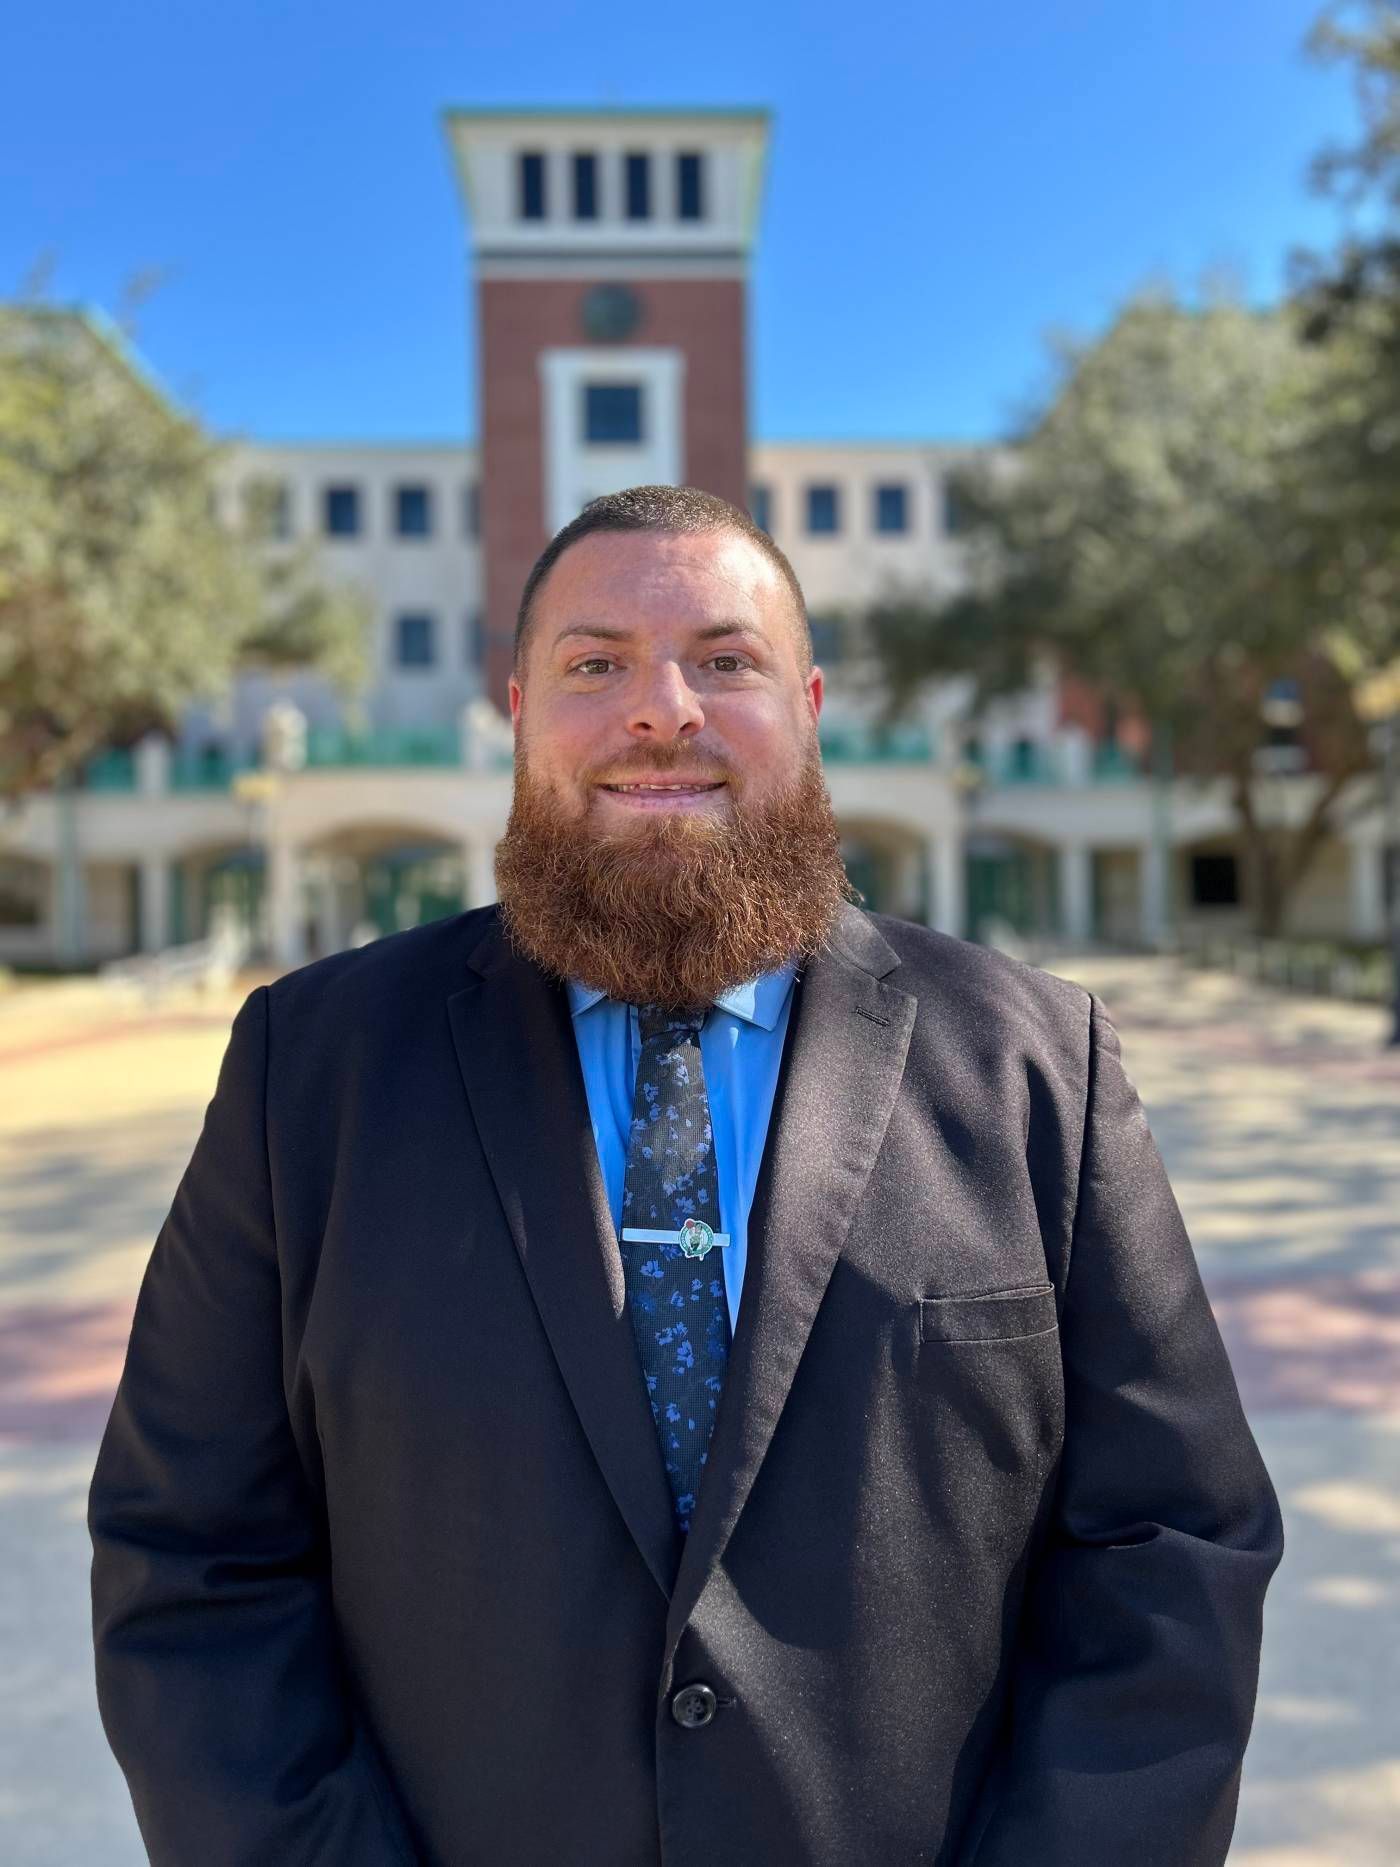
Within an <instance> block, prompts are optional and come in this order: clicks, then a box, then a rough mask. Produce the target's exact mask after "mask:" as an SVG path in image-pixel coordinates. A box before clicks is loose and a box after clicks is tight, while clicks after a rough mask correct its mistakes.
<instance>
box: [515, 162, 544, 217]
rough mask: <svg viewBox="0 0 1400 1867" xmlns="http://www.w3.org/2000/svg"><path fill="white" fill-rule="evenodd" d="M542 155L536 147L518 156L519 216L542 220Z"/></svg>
mask: <svg viewBox="0 0 1400 1867" xmlns="http://www.w3.org/2000/svg"><path fill="white" fill-rule="evenodd" d="M544 216H545V198H544V156H543V154H542V153H541V152H540V151H539V150H538V149H528V150H526V151H525V152H524V153H523V154H522V155H521V157H520V218H521V220H543V219H544Z"/></svg>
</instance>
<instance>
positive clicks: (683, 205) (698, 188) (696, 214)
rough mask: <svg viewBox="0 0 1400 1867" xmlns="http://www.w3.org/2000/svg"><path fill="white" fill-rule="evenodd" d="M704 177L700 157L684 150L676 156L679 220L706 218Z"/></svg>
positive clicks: (677, 214) (677, 213)
mask: <svg viewBox="0 0 1400 1867" xmlns="http://www.w3.org/2000/svg"><path fill="white" fill-rule="evenodd" d="M702 178H703V170H702V168H701V165H700V157H699V156H698V155H697V154H695V153H694V152H692V151H689V150H685V151H682V153H681V154H680V155H678V156H677V157H676V219H677V220H703V219H704V218H705V196H704V189H703V185H702Z"/></svg>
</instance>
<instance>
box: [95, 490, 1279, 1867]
mask: <svg viewBox="0 0 1400 1867" xmlns="http://www.w3.org/2000/svg"><path fill="white" fill-rule="evenodd" d="M821 698H822V679H821V674H820V672H819V671H818V670H817V669H815V668H814V667H813V666H812V665H811V651H810V642H809V637H808V633H807V628H806V620H805V612H804V609H803V605H802V600H801V593H800V591H799V590H798V588H797V585H796V581H795V579H794V578H793V575H792V572H791V569H790V567H789V566H788V564H787V562H786V560H785V559H784V558H783V557H782V555H781V553H780V552H779V551H778V550H777V548H776V547H775V546H774V545H773V544H772V542H771V541H770V540H769V539H767V538H766V537H765V536H764V535H763V534H762V533H760V532H758V531H757V530H756V529H755V528H754V527H753V526H752V525H751V524H750V522H749V521H748V519H747V518H746V517H745V516H744V515H743V514H742V513H740V512H738V511H737V510H735V509H734V508H732V507H730V506H728V505H726V504H725V503H724V502H723V501H720V500H717V499H714V498H712V497H710V496H708V495H706V494H703V493H699V492H696V491H694V490H693V489H688V488H680V489H668V488H634V489H632V490H631V491H629V492H626V493H621V494H617V495H613V496H610V497H607V498H604V499H601V500H597V501H595V502H594V503H593V504H592V505H590V506H589V507H587V508H586V509H585V511H584V512H583V513H582V514H581V515H580V517H579V518H578V519H576V520H575V521H574V522H573V524H571V525H570V526H568V527H566V528H565V530H564V531H563V532H562V533H561V534H560V535H559V536H558V537H557V538H556V539H555V540H554V541H553V543H552V544H551V545H550V547H549V548H548V550H547V551H546V552H545V554H544V556H543V558H542V559H541V561H540V563H539V564H538V565H537V566H536V568H535V571H534V572H533V573H532V575H531V578H530V580H529V583H528V584H527V586H526V591H525V595H524V599H523V601H522V605H521V617H520V624H519V630H518V635H517V664H516V672H515V677H514V679H513V681H512V684H511V705H512V712H513V716H514V721H515V728H516V746H517V760H516V797H515V802H514V808H513V811H512V816H511V821H510V827H509V830H508V833H507V835H506V838H505V841H504V843H503V844H502V846H501V849H500V852H499V857H498V879H499V884H500V894H501V905H500V908H499V910H497V909H494V908H493V909H484V910H478V911H476V912H473V913H469V914H465V915H462V916H460V917H458V918H455V919H452V920H447V921H439V922H436V923H434V924H432V925H430V926H426V927H422V928H418V929H416V930H413V931H411V932H408V933H403V934H399V935H397V936H395V937H393V938H391V939H387V940H383V941H380V942H377V943H376V944H374V945H372V946H370V947H368V948H366V949H364V950H362V951H359V952H356V953H353V954H341V955H338V956H336V957H333V958H330V959H327V960H322V961H320V962H318V963H317V964H315V965H313V966H309V967H306V968H303V969H302V970H300V971H298V972H295V973H292V974H291V975H289V976H288V977H285V978H283V979H280V980H279V981H278V982H277V983H276V984H275V985H273V986H271V987H270V988H260V989H259V990H258V991H256V992H254V993H253V995H252V996H251V997H250V998H249V1000H248V1001H247V1003H246V1004H245V1005H244V1007H243V1009H242V1011H241V1012H240V1013H239V1016H238V1018H237V1020H236V1022H235V1026H234V1031H233V1035H232V1038H231V1041H230V1044H229V1049H228V1053H227V1056H226V1058H225V1060H224V1065H223V1069H222V1073H221V1075H220V1079H219V1084H218V1088H217V1091H216V1093H215V1096H214V1099H213V1101H212V1103H211V1104H210V1107H209V1110H208V1114H207V1118H206V1122H205V1128H204V1132H203V1135H202V1137H201V1139H200V1141H199V1144H198V1146H197V1148H196V1150H195V1153H194V1156H193V1158H192V1160H191V1162H190V1165H189V1168H188V1170H187V1172H186V1174H185V1177H184V1179H183V1181H182V1182H181V1185H180V1188H179V1190H178V1192H177V1194H176V1197H175V1202H174V1205H173V1207H172V1209H171V1213H170V1216H169V1218H168V1220H167V1222H166V1224H165V1226H164V1228H163V1229H162V1232H161V1235H160V1238H159V1240H158V1241H157V1244H156V1248H155V1252H154V1254H153V1257H152V1260H151V1265H150V1268H149V1270H148V1272H147V1275H146V1279H145V1283H144V1285H143V1289H142V1293H141V1298H140V1302H139V1305H138V1309H137V1314H136V1321H135V1325H134V1328H133V1332H132V1339H131V1347H130V1352H129V1354H128V1358H127V1365H126V1371H125V1373H124V1375H123V1378H122V1383H121V1388H120V1391H119V1393H118V1396H117V1400H116V1404H115V1407H114V1409H113V1414H112V1420H111V1424H110V1426H109V1428H108V1432H107V1436H106V1439H105V1441H104V1444H103V1448H102V1452H101V1456H100V1458H99V1462H98V1467H97V1473H96V1476H95V1479H94V1481H93V1490H92V1504H91V1524H92V1531H93V1537H94V1542H95V1548H96V1558H95V1563H94V1596H95V1617H96V1640H97V1656H98V1681H99V1691H100V1698H101V1705H102V1712H103V1717H104V1720H105V1722H106V1726H107V1730H108V1733H109V1736H110V1738H111V1742H112V1745H113V1748H114V1750H115V1751H116V1753H117V1756H118V1758H119V1759H120V1761H121V1763H122V1765H123V1767H124V1769H125V1770H126V1772H127V1775H128V1777H129V1779H130V1783H131V1788H132V1794H133V1798H134V1801H135V1805H136V1810H137V1814H138V1816H139V1818H140V1822H141V1827H142V1831H143V1834H144V1836H145V1839H146V1843H147V1846H148V1849H149V1851H150V1854H151V1857H152V1859H153V1860H154V1861H156V1862H157V1863H164V1864H168V1867H196V1864H197V1867H224V1864H228V1867H233V1863H239V1864H243V1863H249V1864H252V1863H256V1864H257V1867H283V1864H286V1867H308V1864H312V1863H314V1864H317V1867H319V1864H321V1863H324V1864H325V1867H389V1864H390V1863H398V1864H406V1863H418V1864H420V1867H464V1864H465V1863H469V1862H479V1863H487V1864H489V1867H540V1863H543V1862H546V1861H558V1862H566V1863H571V1864H573V1863H577V1864H579V1867H656V1863H665V1867H713V1863H716V1862H722V1863H738V1864H740V1867H771V1864H778V1867H785V1864H787V1863H792V1864H793V1867H796V1864H798V1863H819V1864H821V1867H836V1864H837V1863H841V1864H842V1867H844V1864H845V1863H850V1862H872V1863H873V1862H879V1863H882V1867H900V1864H905V1863H909V1864H912V1863H915V1862H918V1863H961V1864H963V1867H974V1864H975V1867H1032V1864H1035V1867H1071V1863H1073V1867H1084V1864H1085V1863H1093V1864H1094V1867H1099V1864H1101V1863H1102V1864H1104V1867H1110V1864H1111V1867H1118V1864H1119V1863H1132V1867H1206V1864H1207V1863H1219V1862H1221V1861H1223V1859H1224V1857H1225V1853H1226V1848H1227V1845H1228V1841H1229V1836H1230V1830H1231V1826H1232V1823H1233V1818H1234V1805H1235V1799H1236V1794H1237V1787H1238V1779H1239V1768H1240V1758H1241V1753H1242V1751H1243V1748H1244V1744H1245V1740H1246V1737H1247V1734H1248V1728H1249V1723H1250V1717H1251V1713H1252V1708H1253V1699H1254V1691H1255V1679H1256V1665H1257V1657H1258V1646H1259V1625H1260V1605H1261V1600H1262V1596H1263V1592H1264V1588H1265V1585H1266V1582H1267V1580H1268V1577H1269V1575H1270V1573H1271V1572H1272V1570H1273V1567H1274V1565H1275V1563H1276V1561H1277V1559H1278V1555H1279V1549H1280V1538H1279V1522H1278V1514H1277V1509H1276V1505H1275V1501H1274V1497H1273V1493H1272V1491H1271V1489H1270V1486H1269V1483H1268V1479H1267V1477H1266V1475H1265V1473H1264V1470H1263V1468H1262V1466H1261V1464H1260V1461H1259V1458H1258V1454H1257V1452H1256V1450H1255V1447H1254V1444H1253V1441H1252V1439H1251V1437H1250V1434H1249V1431H1248V1429H1247V1427H1246V1425H1245V1422H1244V1419H1243V1417H1242V1415H1241V1412H1240V1407H1239V1402H1238V1398H1237V1395H1236V1392H1235V1387H1234V1383H1233V1381H1232V1379H1231V1375H1230V1371H1229V1367H1228V1364H1227V1362H1226V1359H1225V1355H1224V1352H1223V1349H1222V1347H1221V1344H1220V1340H1219V1337H1218V1335H1217V1333H1216V1330H1215V1327H1214V1324H1213V1322H1212V1319H1211V1315H1210V1311H1209V1309H1208V1307H1207V1305H1206V1301H1205V1298H1204V1296H1203V1294H1202V1291H1201V1286H1200V1283H1199V1280H1198V1277H1197V1274H1196V1270H1195V1267H1194V1263H1193V1260H1192V1257H1191V1251H1190V1247H1189V1244H1188V1243H1187V1240H1186V1237H1185V1234H1184V1232H1183V1229H1182V1225H1181V1221H1180V1218H1179V1215H1178V1212H1177V1208H1176V1205H1175V1203H1174V1201H1173V1198H1172V1195H1171V1192H1170V1190H1169V1188H1168V1185H1167V1182H1166V1178H1165V1175H1164V1172H1163V1169H1162V1165H1161V1162H1160V1159H1159V1157H1158V1154H1157V1152H1156V1150H1155V1148H1154V1146H1153V1143H1152V1141H1151V1139H1150V1137H1149V1134H1148V1130H1147V1127H1146V1124H1145V1122H1144V1119H1143V1116H1142V1113H1141V1110H1140V1107H1139V1105H1138V1103H1137V1100H1136V1097H1135V1096H1134V1094H1133V1091H1132V1089H1131V1088H1130V1087H1129V1085H1128V1083H1127V1081H1126V1079H1125V1077H1124V1075H1123V1072H1122V1069H1121V1067H1120V1064H1119V1057H1118V1045H1117V1041H1116V1039H1115V1037H1114V1035H1113V1032H1112V1031H1111V1029H1110V1028H1109V1025H1108V1023H1107V1021H1106V1019H1105V1017H1104V1014H1103V1011H1102V1008H1101V1007H1100V1006H1099V1005H1098V1004H1097V1003H1096V1002H1095V1001H1093V1000H1091V999H1090V998H1089V997H1088V996H1087V995H1086V994H1085V993H1083V992H1081V991H1080V990H1079V989H1077V988H1076V987H1074V986H1072V985H1069V984H1066V983H1064V982H1062V981H1060V980H1057V979H1053V978H1051V977H1049V976H1048V975H1045V974H1042V973H1040V972H1037V971H1034V970H1032V969H1030V968H1028V967H1023V966H1020V965H1017V964H1014V963H1013V962H1011V961H1009V960H1007V959H1005V958H1003V957H1001V956H998V955H996V954H994V953H990V952H986V951H983V950H982V949H980V948H977V947H975V946H971V945H968V944H965V943H963V942H960V941H956V940H952V939H948V938H946V937H943V936H940V935H937V934H933V933H929V932H927V931H925V930H923V929H922V928H918V927H914V926H910V925H905V924H903V923H900V922H898V921H893V920H886V919H884V918H882V917H878V916H868V915H866V914H864V913H861V912H859V911H858V910H857V909H856V908H855V907H854V906H852V905H851V904H850V902H849V901H848V900H847V899H846V898H845V896H846V889H845V883H844V876H843V872H842V869H841V865H840V858H839V847H838V839H837V834H836V829H835V825H834V823H833V820H832V815H831V809H830V805H829V802H828V800H827V797H826V793H825V790H824V788H823V785H822V780H821V773H820V768H819V762H818V750H817V737H816V723H817V715H818V712H819V709H820V706H821Z"/></svg>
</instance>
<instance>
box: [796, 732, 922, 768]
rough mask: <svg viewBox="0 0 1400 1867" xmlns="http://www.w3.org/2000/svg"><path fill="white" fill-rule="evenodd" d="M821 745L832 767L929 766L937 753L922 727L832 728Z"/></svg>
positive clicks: (823, 755) (824, 756)
mask: <svg viewBox="0 0 1400 1867" xmlns="http://www.w3.org/2000/svg"><path fill="white" fill-rule="evenodd" d="M821 745H822V757H823V758H824V759H825V760H826V762H827V763H828V764H829V765H892V764H898V765H927V764H928V763H929V762H930V760H931V759H932V758H933V755H934V750H935V747H934V741H933V736H932V735H931V734H930V733H928V732H926V731H925V730H924V728H923V727H922V726H883V727H877V726H845V727H830V728H828V729H827V730H826V731H825V732H823V733H822V735H821Z"/></svg>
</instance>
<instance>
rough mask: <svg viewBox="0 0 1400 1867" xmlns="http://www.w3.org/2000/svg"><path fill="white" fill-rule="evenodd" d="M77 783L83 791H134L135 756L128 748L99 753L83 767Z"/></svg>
mask: <svg viewBox="0 0 1400 1867" xmlns="http://www.w3.org/2000/svg"><path fill="white" fill-rule="evenodd" d="M79 783H80V784H81V786H82V788H83V790H85V791H134V790H135V789H136V754H135V753H134V752H133V751H132V750H131V749H130V747H124V748H121V749H114V750H109V751H106V752H99V753H98V754H97V756H96V757H95V758H90V759H89V760H88V762H87V764H86V765H84V767H83V772H82V777H81V779H80V780H79Z"/></svg>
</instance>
